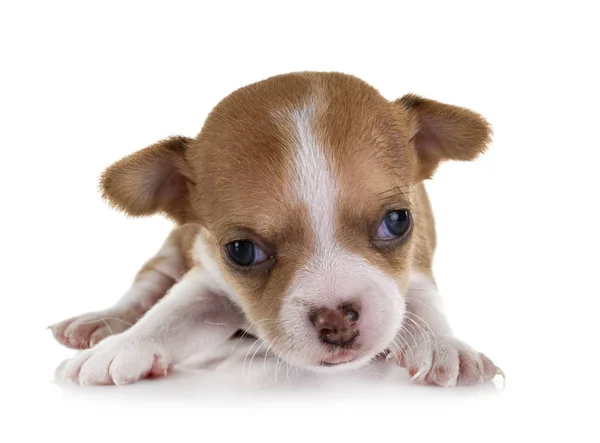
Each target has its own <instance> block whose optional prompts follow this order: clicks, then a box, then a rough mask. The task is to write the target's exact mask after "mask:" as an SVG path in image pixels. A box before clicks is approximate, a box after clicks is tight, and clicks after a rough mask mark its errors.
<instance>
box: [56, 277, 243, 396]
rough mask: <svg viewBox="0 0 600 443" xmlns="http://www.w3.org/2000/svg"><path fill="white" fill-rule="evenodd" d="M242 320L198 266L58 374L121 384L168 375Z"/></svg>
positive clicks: (222, 338) (217, 342) (85, 381)
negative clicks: (142, 313)
mask: <svg viewBox="0 0 600 443" xmlns="http://www.w3.org/2000/svg"><path fill="white" fill-rule="evenodd" d="M242 322H243V315H242V314H241V313H240V312H239V311H238V310H236V309H235V308H234V307H233V305H232V304H231V303H230V302H229V301H228V300H227V299H226V298H225V297H224V296H223V295H222V294H220V293H219V292H218V290H216V289H215V288H214V285H212V283H211V280H210V278H209V277H208V275H207V274H206V272H205V271H203V270H202V269H200V268H193V269H192V270H190V271H189V272H188V273H187V274H186V275H185V276H184V278H183V279H182V280H181V281H180V282H179V283H177V284H176V285H175V286H173V288H172V289H171V291H170V293H169V294H168V296H167V297H164V298H163V299H161V300H160V301H159V302H158V303H157V304H156V305H155V306H154V307H153V308H152V309H150V311H148V313H147V314H146V315H145V316H144V317H142V318H141V319H140V320H139V321H138V323H136V324H135V325H134V326H133V327H131V328H130V329H128V330H127V331H125V332H123V333H121V334H118V335H113V336H110V337H107V338H106V339H104V340H103V341H101V342H100V343H98V345H96V346H95V347H94V348H91V349H87V350H84V351H82V352H80V353H79V354H77V355H76V356H75V357H74V358H72V359H71V360H67V361H66V362H64V363H63V364H62V365H61V366H60V367H59V368H58V370H57V377H58V378H59V379H63V380H65V379H69V380H72V381H75V382H78V383H80V384H82V385H86V384H117V385H120V384H125V383H131V382H134V381H136V380H140V379H142V378H146V377H152V376H157V375H165V374H166V372H167V370H168V369H169V368H170V367H171V366H173V365H175V364H178V363H181V362H182V361H184V360H186V359H187V358H188V357H190V356H192V355H194V354H196V353H198V352H200V351H204V350H208V349H210V348H213V347H216V346H218V345H220V344H222V343H223V342H224V341H225V340H227V339H228V338H229V337H231V335H232V334H234V333H235V331H236V330H237V329H238V328H239V327H240V326H241V324H242Z"/></svg>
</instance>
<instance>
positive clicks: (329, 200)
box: [291, 103, 336, 250]
mask: <svg viewBox="0 0 600 443" xmlns="http://www.w3.org/2000/svg"><path fill="white" fill-rule="evenodd" d="M315 107H316V105H315V104H314V103H310V104H307V105H305V106H303V107H301V108H298V109H295V110H293V111H292V113H291V115H292V123H293V125H294V130H295V136H296V143H297V146H296V156H295V159H294V163H295V173H296V177H294V178H295V180H294V184H295V191H296V194H297V197H298V198H299V199H300V201H302V202H303V203H305V204H306V205H307V207H308V211H309V215H310V219H311V224H312V226H313V228H314V231H315V234H316V236H317V250H321V249H322V248H323V247H325V246H327V245H331V244H332V243H334V215H335V214H334V210H335V209H334V206H335V196H336V183H335V180H334V176H333V173H332V171H331V166H330V164H329V162H328V160H327V158H326V156H325V153H324V152H323V149H322V145H321V142H320V140H319V139H318V137H317V135H316V134H315V131H314V122H315V114H316V110H315Z"/></svg>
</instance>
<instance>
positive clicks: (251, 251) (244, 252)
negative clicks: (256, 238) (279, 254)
mask: <svg viewBox="0 0 600 443" xmlns="http://www.w3.org/2000/svg"><path fill="white" fill-rule="evenodd" d="M225 249H226V250H227V255H228V256H229V259H230V260H231V261H233V262H234V263H235V264H237V265H239V266H243V267H248V266H253V265H258V264H260V263H262V262H264V261H266V260H267V259H268V256H267V254H266V252H265V251H263V250H262V249H261V248H259V247H258V246H257V245H256V244H255V243H254V242H252V241H250V240H235V241H232V242H229V243H227V245H225Z"/></svg>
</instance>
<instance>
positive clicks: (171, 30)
mask: <svg viewBox="0 0 600 443" xmlns="http://www.w3.org/2000/svg"><path fill="white" fill-rule="evenodd" d="M490 4H491V2H473V3H471V4H460V5H459V4H458V3H457V2H454V1H453V2H444V3H441V2H440V3H439V4H431V3H426V2H419V1H411V2H400V1H395V2H388V3H384V2H379V1H373V0H371V1H367V2H361V3H358V4H353V3H351V2H343V3H339V4H336V5H334V3H333V2H324V1H323V2H310V1H306V0H303V1H297V2H283V1H280V2H273V3H272V4H266V3H265V2H258V1H248V2H239V3H233V2H218V1H210V2H200V1H198V2H194V3H192V2H190V3H189V4H185V5H184V4H183V3H180V2H174V1H169V2H163V3H162V4H161V5H156V4H154V3H152V2H143V3H141V2H140V3H136V4H134V3H131V2H109V1H104V2H95V3H92V2H81V1H78V2H75V1H74V2H62V1H53V2H36V3H34V2H28V1H21V2H16V1H15V2H2V4H1V5H2V6H0V45H1V46H0V47H1V54H0V57H1V59H0V64H1V66H0V78H1V81H0V135H1V137H0V143H1V146H2V147H1V151H0V152H1V157H0V159H1V160H0V168H1V173H0V193H1V206H0V208H1V211H2V215H1V219H0V223H1V228H2V229H1V230H0V240H1V254H0V260H1V267H0V269H1V276H2V279H1V280H2V293H1V299H0V300H1V305H0V306H1V311H0V312H1V313H2V321H1V322H0V328H1V334H0V340H1V351H2V353H1V355H2V357H1V358H2V361H1V363H2V364H1V365H0V371H1V372H0V375H1V378H0V380H2V382H3V384H4V386H3V387H2V388H1V389H0V398H2V400H3V401H2V404H3V405H4V407H5V409H4V412H3V413H2V414H1V417H2V418H1V419H0V421H2V422H3V424H2V425H1V426H0V440H2V441H11V442H13V441H25V440H26V439H28V438H33V439H34V440H38V441H64V442H71V441H73V442H75V441H77V442H87V441H94V442H95V441H102V442H105V441H144V442H147V441H179V440H183V441H241V440H242V438H245V439H249V440H250V441H253V440H258V439H260V440H268V441H309V440H310V439H312V440H316V441H333V439H335V441H348V442H353V441H368V440H367V439H374V440H379V439H385V440H386V441H415V439H417V440H416V441H436V440H440V439H444V440H451V441H452V440H460V441H478V442H481V441H503V442H505V441H507V440H508V439H510V440H512V441H542V440H544V441H548V440H550V439H558V440H562V441H565V440H567V439H568V441H577V442H583V441H599V440H598V430H597V426H596V424H595V423H594V422H593V420H594V419H595V418H596V417H597V412H598V410H597V400H598V394H599V392H598V383H599V376H598V368H599V363H600V361H599V358H598V338H599V334H598V331H597V327H596V323H595V322H596V318H597V310H598V308H599V307H600V304H599V301H598V300H599V298H600V291H599V289H598V286H597V284H596V281H597V280H596V276H597V272H598V271H597V267H598V262H599V260H598V247H599V246H600V245H599V241H598V233H597V224H598V209H597V207H598V191H599V190H600V186H599V180H598V163H597V159H598V151H599V149H600V143H599V141H598V140H599V137H598V117H599V115H598V109H599V108H598V100H599V99H600V96H599V89H598V83H597V80H598V78H599V74H600V72H599V70H598V68H597V62H598V41H600V35H599V33H598V22H597V18H598V14H597V13H595V12H594V11H593V8H592V4H593V2H589V3H583V2H576V1H569V2H565V3H564V4H561V3H553V2H539V3H533V2H518V3H514V4H512V5H511V4H510V2H496V4H495V6H490ZM330 5H331V6H330ZM295 70H321V71H327V70H335V71H343V72H347V73H351V74H354V75H357V76H359V77H361V78H363V79H364V80H366V81H368V82H370V83H371V84H372V85H374V86H375V87H376V88H378V89H379V90H380V91H381V93H382V94H384V95H385V96H386V97H388V98H389V99H394V98H396V97H399V96H401V95H402V94H404V93H407V92H414V93H418V94H421V95H424V96H427V97H430V98H433V99H436V100H440V101H445V102H448V103H453V104H457V105H462V106H466V107H469V108H472V109H474V110H476V111H478V112H480V113H482V114H483V115H484V116H485V117H486V118H487V119H488V120H489V121H490V122H491V123H492V124H493V126H494V131H495V136H494V142H493V144H492V145H491V146H490V150H489V152H488V154H487V155H486V156H484V157H482V158H481V159H480V160H478V161H477V162H475V163H471V164H446V165H444V166H443V167H442V168H441V169H440V171H439V173H438V174H437V176H436V177H435V178H434V180H433V181H431V182H429V183H428V189H429V190H430V194H431V198H432V201H433V207H434V210H435V213H436V216H437V222H438V232H439V249H438V252H437V256H436V262H435V271H436V275H437V278H438V280H439V284H440V288H441V290H442V293H443V294H444V297H445V303H446V308H447V311H448V314H449V316H450V320H451V322H452V325H453V327H454V329H455V331H456V333H457V334H458V335H459V336H460V337H461V338H463V339H465V340H466V341H468V342H469V343H470V344H472V345H473V346H474V347H476V348H478V349H480V350H481V351H483V352H485V353H486V354H488V355H489V356H490V357H492V358H493V359H494V361H496V362H497V363H498V365H500V367H501V368H502V369H503V370H504V371H505V373H506V375H507V381H506V387H505V389H504V390H495V389H492V390H490V389H486V390H480V389H477V390H468V389H462V390H461V389H458V390H446V391H444V390H441V389H433V388H420V387H415V386H412V385H410V384H407V382H406V380H405V379H404V378H403V377H402V374H396V373H393V374H392V373H391V372H385V371H383V370H382V372H381V373H379V375H376V376H375V377H370V378H369V377H368V376H367V375H365V377H364V378H363V377H355V378H354V379H352V380H349V379H345V378H343V377H339V378H337V377H334V378H332V379H324V380H318V381H317V383H316V384H312V385H309V386H306V385H303V384H302V383H300V381H298V383H297V384H295V383H294V381H293V377H292V379H291V381H292V383H291V384H290V386H287V387H285V388H284V387H283V386H279V385H275V386H273V385H271V384H269V383H268V382H265V380H264V379H261V376H260V374H259V373H260V372H267V368H268V364H267V363H266V362H263V361H262V360H261V359H260V357H257V360H255V361H254V363H253V368H254V370H255V375H254V376H252V377H242V370H241V365H238V366H237V367H235V366H233V367H232V369H231V370H230V373H228V374H222V375H221V376H220V377H217V375H216V374H214V373H211V371H208V370H204V371H201V370H198V371H196V372H192V373H191V374H188V376H180V377H179V378H177V377H174V378H172V379H166V380H164V381H157V382H152V383H141V384H139V385H134V386H132V387H130V388H106V389H105V388H88V389H78V388H75V389H65V388H62V387H60V386H58V385H55V384H54V383H53V382H52V379H53V371H54V368H55V367H56V366H57V365H58V364H59V363H60V362H61V361H62V360H63V359H65V358H67V357H69V356H71V355H72V354H73V352H72V351H70V350H67V349H66V348H63V347H61V346H60V345H59V344H58V343H56V342H54V341H53V339H52V338H51V336H50V332H49V331H47V330H44V328H45V327H46V326H47V325H48V324H50V323H53V322H56V321H58V320H61V319H63V318H65V317H68V316H71V315H75V314H79V313H83V312H86V311H91V310H96V309H101V308H105V307H107V306H109V305H110V304H111V303H113V302H114V301H115V300H116V299H117V298H118V297H119V296H120V295H121V294H122V293H123V291H124V290H125V289H126V288H127V286H128V285H129V283H130V282H131V279H132V277H133V275H134V273H135V272H136V271H137V269H138V267H139V266H140V265H141V264H142V263H143V262H144V261H145V260H146V259H147V258H148V257H150V256H151V255H152V254H153V253H154V252H155V251H156V249H157V248H158V246H159V245H160V243H161V242H162V239H163V237H164V236H165V235H166V234H167V232H168V231H169V229H170V224H169V223H168V222H166V221H164V220H162V219H159V218H149V219H137V220H134V219H127V218H126V217H125V216H123V215H122V214H120V213H117V212H114V211H111V210H110V209H109V208H108V206H107V205H106V204H105V203H104V202H102V201H101V200H100V197H99V194H98V192H97V183H98V176H99V174H100V173H101V171H102V169H103V168H105V167H106V166H108V165H109V164H110V163H112V162H113V161H115V160H118V159H119V158H121V157H123V156H125V155H127V154H129V153H131V152H133V151H135V150H137V149H140V148H142V147H144V146H146V145H148V144H151V143H153V142H154V141H156V140H158V139H160V138H163V137H165V136H168V135H171V134H182V135H187V136H192V137H193V136H195V135H196V133H197V132H198V131H199V130H200V127H201V125H202V122H203V120H204V118H205V116H206V114H207V113H208V112H209V111H210V109H211V108H212V106H214V105H215V104H216V103H217V102H218V101H219V100H220V99H221V98H223V97H224V96H225V95H227V94H228V93H229V92H231V91H232V90H233V89H235V88H238V87H240V86H243V85H245V84H248V83H250V82H253V81H256V80H260V79H263V78H265V77H268V76H271V75H274V74H279V73H283V72H288V71H295ZM242 359H243V358H242ZM256 368H258V369H256ZM257 371H258V373H257ZM283 379H284V380H285V381H288V380H287V379H286V377H283ZM594 408H595V413H594ZM3 434H4V435H3ZM525 439H527V440H525Z"/></svg>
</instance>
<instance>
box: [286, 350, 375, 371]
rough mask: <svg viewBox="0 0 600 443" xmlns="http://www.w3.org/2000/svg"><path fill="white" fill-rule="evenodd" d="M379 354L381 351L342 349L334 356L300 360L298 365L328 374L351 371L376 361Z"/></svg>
mask: <svg viewBox="0 0 600 443" xmlns="http://www.w3.org/2000/svg"><path fill="white" fill-rule="evenodd" d="M379 355H380V354H379V353H375V354H372V353H365V352H352V351H342V352H340V353H338V354H336V355H334V356H332V357H326V358H324V359H316V360H315V359H310V360H308V361H304V362H299V364H298V366H300V367H302V368H304V369H307V370H309V371H311V372H318V373H326V374H333V373H340V372H350V371H355V370H357V369H360V368H363V367H365V366H367V365H368V364H369V363H372V362H373V361H375V360H376V359H377V358H378V356H379Z"/></svg>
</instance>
